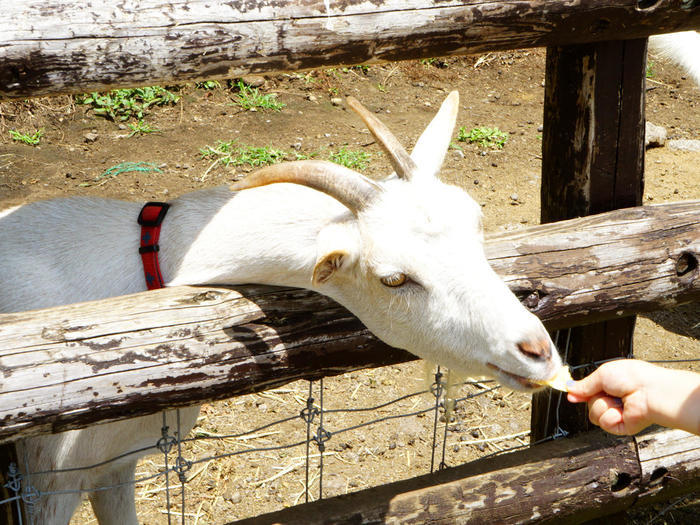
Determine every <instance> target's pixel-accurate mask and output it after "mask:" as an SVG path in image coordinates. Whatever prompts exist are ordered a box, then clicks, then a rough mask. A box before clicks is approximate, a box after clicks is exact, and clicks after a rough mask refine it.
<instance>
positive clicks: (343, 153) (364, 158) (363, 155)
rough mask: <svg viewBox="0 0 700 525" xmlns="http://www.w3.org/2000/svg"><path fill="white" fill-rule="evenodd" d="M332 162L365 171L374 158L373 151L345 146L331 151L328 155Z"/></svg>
mask: <svg viewBox="0 0 700 525" xmlns="http://www.w3.org/2000/svg"><path fill="white" fill-rule="evenodd" d="M328 158H329V160H330V161H331V162H335V163H336V164H340V165H341V166H345V167H346V168H350V169H354V170H360V171H364V170H365V169H367V166H368V165H369V162H370V160H371V158H372V154H371V153H367V152H365V151H354V150H349V149H347V148H346V147H345V146H343V147H342V148H340V150H339V151H337V152H335V153H334V152H331V153H330V155H329V156H328Z"/></svg>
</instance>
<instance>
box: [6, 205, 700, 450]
mask: <svg viewBox="0 0 700 525" xmlns="http://www.w3.org/2000/svg"><path fill="white" fill-rule="evenodd" d="M486 244H487V252H488V254H489V257H490V260H491V263H492V264H493V266H494V267H495V268H496V270H497V271H498V272H499V273H500V274H501V275H503V277H504V278H505V279H506V281H507V282H508V284H509V285H510V286H511V288H513V289H514V290H516V292H518V293H520V294H521V295H523V296H524V297H525V302H526V304H529V305H530V306H531V307H532V310H533V311H534V312H535V313H536V314H537V315H538V316H540V317H541V318H542V319H544V320H545V321H550V322H552V323H555V324H558V325H561V324H563V325H566V323H574V324H575V323H581V322H587V321H588V320H589V319H592V320H597V319H600V318H605V317H606V316H607V317H618V316H620V315H629V314H632V313H635V312H638V311H642V310H647V309H658V308H660V307H664V306H670V305H673V304H677V303H681V302H686V301H691V300H698V299H700V270H698V265H697V260H698V258H699V257H700V201H688V202H683V203H676V204H669V205H657V206H647V207H641V208H631V209H626V210H619V211H616V212H612V213H608V214H602V215H599V216H592V217H585V218H582V219H576V220H572V221H566V222H561V223H557V224H551V225H543V226H536V227H532V228H528V229H524V230H522V231H520V232H514V233H509V234H506V235H502V236H497V237H494V238H491V239H490V240H488V241H487V243H486ZM684 258H685V259H684ZM686 259H687V260H691V261H695V263H694V264H695V265H694V266H692V264H691V266H690V267H689V268H690V269H688V267H686V266H684V265H681V266H682V268H681V269H682V272H680V275H679V269H678V268H679V267H678V261H679V260H686ZM410 359H413V357H412V356H411V355H410V354H408V353H406V352H403V351H400V350H396V349H392V348H389V347H387V346H386V345H384V344H383V343H381V342H379V341H377V340H376V339H375V338H374V337H372V336H371V334H369V333H368V332H367V330H366V329H365V328H364V327H363V326H362V325H361V324H360V322H359V321H358V320H357V319H355V318H354V317H353V316H352V315H351V314H350V313H349V312H347V311H346V310H344V309H343V308H342V307H340V306H339V305H337V304H336V303H334V302H333V301H331V300H330V299H327V298H325V297H322V296H320V295H317V294H314V293H311V292H308V291H304V290H297V289H284V288H272V287H263V286H241V287H238V288H235V289H231V288H197V287H192V288H168V289H163V290H156V291H152V292H146V293H143V294H137V295H133V296H125V297H118V298H113V299H107V300H104V301H96V302H93V303H84V304H79V305H68V306H62V307H57V308H53V309H48V310H40V311H35V312H30V313H16V314H3V315H0V371H1V372H2V374H1V375H0V440H8V439H10V437H11V436H13V435H14V436H15V438H16V437H19V436H27V435H31V434H37V433H43V432H50V431H59V430H67V429H70V428H78V427H82V426H87V425H89V424H91V423H95V422H98V421H106V420H114V419H123V418H127V417H129V416H133V415H135V414H146V413H153V412H157V411H159V410H161V409H164V408H167V407H173V406H185V405H188V404H194V403H199V402H202V401H208V400H213V399H221V398H225V397H231V396H234V395H238V394H244V393H249V392H254V391H260V390H264V389H266V388H271V387H274V386H279V385H282V384H285V383H288V382H289V381H293V380H296V379H300V378H318V377H321V376H324V375H334V374H339V373H344V372H346V371H350V370H356V369H360V368H365V367H371V366H383V365H388V364H393V363H399V362H403V361H407V360H410Z"/></svg>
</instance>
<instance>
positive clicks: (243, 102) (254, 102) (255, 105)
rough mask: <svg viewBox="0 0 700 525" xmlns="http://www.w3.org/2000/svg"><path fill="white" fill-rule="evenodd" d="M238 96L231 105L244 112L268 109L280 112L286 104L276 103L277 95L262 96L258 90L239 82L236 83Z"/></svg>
mask: <svg viewBox="0 0 700 525" xmlns="http://www.w3.org/2000/svg"><path fill="white" fill-rule="evenodd" d="M236 87H237V88H238V94H237V95H236V96H235V97H234V100H233V103H234V105H236V106H240V107H241V108H243V109H246V110H253V109H255V110H257V109H269V110H272V111H281V110H282V108H284V107H286V104H284V103H282V102H278V101H277V95H275V94H274V93H268V94H265V95H263V94H262V93H260V90H259V89H258V88H254V87H250V86H249V85H247V84H244V83H243V81H241V80H239V81H238V82H237V83H236Z"/></svg>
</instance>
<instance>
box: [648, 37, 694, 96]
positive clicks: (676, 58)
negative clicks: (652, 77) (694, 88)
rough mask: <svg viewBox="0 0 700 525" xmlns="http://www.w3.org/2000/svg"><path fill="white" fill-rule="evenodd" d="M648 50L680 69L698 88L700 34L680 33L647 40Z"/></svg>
mask: <svg viewBox="0 0 700 525" xmlns="http://www.w3.org/2000/svg"><path fill="white" fill-rule="evenodd" d="M649 49H650V50H651V51H652V52H653V53H658V54H659V55H661V56H662V57H664V58H668V59H670V60H672V61H673V62H675V63H676V64H678V65H679V66H680V67H682V68H683V69H684V70H685V71H687V72H688V74H689V75H690V76H691V77H692V78H693V80H695V83H696V84H697V85H698V86H700V33H699V32H697V31H682V32H680V33H669V34H666V35H654V36H652V37H650V38H649Z"/></svg>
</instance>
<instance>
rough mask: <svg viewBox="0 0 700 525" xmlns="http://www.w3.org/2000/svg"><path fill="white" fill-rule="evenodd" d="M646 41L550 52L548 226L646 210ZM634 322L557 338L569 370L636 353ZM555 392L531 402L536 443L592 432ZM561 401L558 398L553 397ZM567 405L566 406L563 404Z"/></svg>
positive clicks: (545, 178) (578, 409)
mask: <svg viewBox="0 0 700 525" xmlns="http://www.w3.org/2000/svg"><path fill="white" fill-rule="evenodd" d="M645 69H646V39H640V40H626V41H615V42H603V43H597V44H584V45H572V46H565V47H550V48H548V49H547V69H546V71H547V72H546V87H545V101H544V121H543V123H544V133H543V144H542V150H543V153H542V155H543V160H542V190H541V191H542V211H541V219H542V222H543V223H545V222H554V221H558V220H562V219H568V218H572V217H578V216H582V215H590V214H594V213H600V212H604V211H609V210H612V209H616V208H625V207H629V206H636V205H639V204H641V201H642V191H643V174H644V78H645ZM634 324H635V318H634V317H628V318H623V319H616V320H612V321H606V322H602V323H595V324H591V325H587V326H581V327H576V328H573V329H571V331H570V332H568V331H566V332H562V333H560V334H559V338H558V344H559V347H560V349H562V350H563V349H564V346H565V345H566V343H567V341H568V343H569V344H568V353H567V355H566V359H567V361H568V362H569V363H570V364H571V365H574V366H575V365H578V364H583V363H590V362H594V361H600V360H604V359H609V358H614V357H626V356H628V355H630V354H631V349H632V332H633V330H634ZM553 395H556V394H552V392H550V391H547V392H543V393H539V394H537V395H535V396H534V398H533V406H532V419H531V427H532V435H531V436H532V441H537V440H539V439H542V438H544V437H546V436H550V435H552V434H553V433H554V432H555V431H556V430H557V427H559V428H561V429H563V430H565V431H567V432H569V433H572V432H580V431H583V430H587V429H588V428H589V427H590V423H589V422H588V417H587V414H586V409H585V405H576V406H570V405H569V406H566V407H565V409H561V410H559V411H558V414H557V413H556V412H557V410H558V409H557V402H552V401H553V398H552V396H553ZM554 401H556V399H554ZM564 403H566V402H565V401H564Z"/></svg>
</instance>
